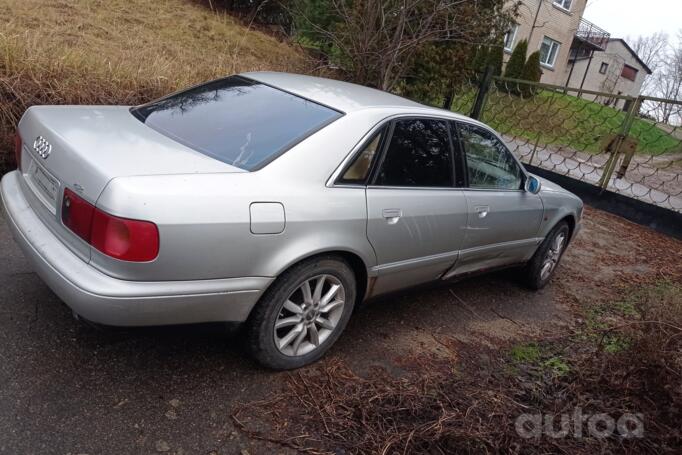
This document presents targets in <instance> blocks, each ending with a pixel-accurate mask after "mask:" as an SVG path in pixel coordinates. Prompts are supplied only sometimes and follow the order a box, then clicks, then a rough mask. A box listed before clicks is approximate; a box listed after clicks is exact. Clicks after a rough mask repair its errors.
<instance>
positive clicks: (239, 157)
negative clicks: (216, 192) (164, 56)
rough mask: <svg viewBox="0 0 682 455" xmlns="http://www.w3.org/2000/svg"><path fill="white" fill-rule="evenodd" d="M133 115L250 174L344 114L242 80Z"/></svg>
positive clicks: (171, 98)
mask: <svg viewBox="0 0 682 455" xmlns="http://www.w3.org/2000/svg"><path fill="white" fill-rule="evenodd" d="M131 112H132V114H133V115H134V116H135V117H137V118H138V119H139V120H140V121H142V122H144V123H145V124H146V125H147V126H149V127H151V128H152V129H154V130H156V131H158V132H159V133H161V134H163V135H165V136H167V137H169V138H171V139H173V140H175V141H177V142H180V143H181V144H183V145H186V146H187V147H190V148H192V149H194V150H196V151H198V152H201V153H203V154H205V155H208V156H210V157H212V158H215V159H217V160H220V161H222V162H224V163H227V164H231V165H233V166H236V167H239V168H242V169H246V170H249V171H251V170H256V169H259V168H260V167H262V166H264V165H265V164H267V163H268V162H270V161H271V160H273V159H274V158H276V157H277V156H279V154H280V153H283V152H284V151H286V150H287V149H289V148H290V147H292V146H293V145H295V144H296V143H298V142H300V141H302V140H303V139H305V138H306V137H308V136H310V135H311V134H313V133H314V132H315V131H317V130H319V129H320V128H322V127H324V126H325V125H327V124H329V123H331V122H332V121H334V120H336V119H338V118H339V117H341V116H342V115H343V114H341V113H340V112H338V111H335V110H333V109H331V108H328V107H325V106H322V105H320V104H317V103H315V102H313V101H310V100H307V99H305V98H301V97H299V96H296V95H292V94H290V93H287V92H284V91H282V90H278V89H276V88H273V87H270V86H268V85H265V84H262V83H260V82H256V81H254V80H251V79H247V78H244V77H240V76H232V77H228V78H225V79H219V80H216V81H212V82H208V83H206V84H202V85H199V86H197V87H193V88H190V89H188V90H184V91H182V92H178V93H175V94H172V95H170V96H167V97H165V98H161V99H159V100H157V101H152V102H151V103H148V104H143V105H142V106H138V107H134V108H132V109H131ZM160 159H161V157H160Z"/></svg>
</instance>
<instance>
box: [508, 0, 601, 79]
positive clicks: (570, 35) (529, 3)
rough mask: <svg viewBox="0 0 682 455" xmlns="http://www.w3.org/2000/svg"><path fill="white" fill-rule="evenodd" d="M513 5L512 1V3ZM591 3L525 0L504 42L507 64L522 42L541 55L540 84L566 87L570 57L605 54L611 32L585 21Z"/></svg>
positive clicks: (585, 1) (572, 0) (568, 0)
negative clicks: (517, 45) (574, 54)
mask: <svg viewBox="0 0 682 455" xmlns="http://www.w3.org/2000/svg"><path fill="white" fill-rule="evenodd" d="M510 2H511V0H510ZM586 5H587V0H522V1H521V4H520V6H519V9H518V13H519V15H518V17H517V18H516V23H515V24H514V25H513V26H512V27H511V29H510V30H509V32H508V33H507V34H506V35H505V38H504V50H505V53H506V54H507V56H506V58H505V61H506V60H508V59H509V55H510V54H511V53H512V51H513V50H514V47H515V46H516V44H518V42H519V41H521V40H526V41H528V54H530V53H532V52H535V51H537V50H539V51H540V64H541V66H542V77H541V79H540V82H543V83H545V84H553V85H564V84H565V83H566V77H567V68H568V63H569V57H570V56H571V55H572V54H573V53H574V49H576V48H580V49H581V52H582V53H588V51H600V50H603V46H604V45H605V44H606V42H607V41H608V38H609V34H608V32H606V31H604V30H602V29H600V28H599V27H597V26H596V25H594V24H592V23H590V22H588V21H586V20H584V19H583V17H582V16H583V13H584V12H585V7H586Z"/></svg>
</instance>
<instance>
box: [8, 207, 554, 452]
mask: <svg viewBox="0 0 682 455" xmlns="http://www.w3.org/2000/svg"><path fill="white" fill-rule="evenodd" d="M553 292H554V291H553V290H552V288H551V287H550V288H547V289H545V290H544V291H542V292H540V293H531V292H528V291H525V290H523V289H522V288H521V287H520V286H518V285H517V283H516V282H515V281H514V277H513V275H512V274H509V273H507V274H498V275H494V276H492V277H482V278H478V279H473V280H469V281H466V282H462V283H459V284H456V285H454V286H453V287H451V288H443V287H440V288H437V289H429V290H417V291H411V292H407V293H404V294H401V295H400V296H392V297H388V298H385V299H383V300H380V301H377V302H375V303H373V304H370V305H368V306H367V307H365V308H363V309H362V310H360V311H359V312H357V313H356V314H355V315H354V317H353V319H352V320H351V323H350V325H349V327H348V329H347V331H346V333H345V334H344V336H343V337H342V338H341V340H340V341H339V342H338V343H337V346H335V347H334V348H333V349H332V351H331V353H330V355H332V356H337V357H341V358H342V359H343V360H344V361H346V362H348V363H349V364H350V365H351V366H352V367H353V368H354V369H356V370H357V371H362V370H364V369H366V368H368V367H370V366H374V365H381V366H384V367H386V368H388V369H389V371H390V370H391V369H395V368H398V367H396V365H397V364H398V362H395V361H394V359H396V358H397V357H399V356H401V355H406V354H408V353H411V354H413V353H419V352H422V351H426V350H434V349H435V350H437V349H439V345H438V344H437V343H435V342H434V339H433V336H434V335H436V336H438V335H439V334H445V335H453V336H458V337H460V338H467V337H475V336H476V335H477V334H478V333H482V332H483V333H486V332H488V333H490V332H493V333H494V334H495V336H498V337H499V336H502V337H504V336H507V335H508V336H515V334H517V333H518V332H519V331H524V332H533V331H534V330H537V328H538V327H539V326H542V325H543V324H556V323H560V321H561V319H562V318H564V317H565V316H564V313H563V312H562V310H561V309H559V308H558V307H557V305H556V304H555V303H554V300H553V299H552V295H553ZM557 321H559V322H557ZM286 374H287V373H273V372H270V371H266V370H263V369H261V368H260V367H258V366H257V365H255V364H254V363H253V362H252V361H251V360H250V359H249V358H248V357H247V356H246V355H245V353H244V352H243V350H242V349H241V348H240V343H239V339H238V336H234V335H233V336H232V337H228V336H225V334H224V331H223V328H222V327H220V326H193V327H166V328H148V329H135V330H102V329H97V328H93V327H90V326H88V325H85V324H84V323H82V322H80V321H77V320H75V319H74V318H73V317H72V314H71V312H70V310H69V309H68V308H67V307H66V306H65V305H64V304H63V303H62V302H61V301H60V300H59V299H58V298H57V297H56V296H55V295H54V294H53V293H52V292H51V291H50V290H49V289H48V288H47V286H46V285H45V284H43V282H42V281H41V280H40V278H39V277H38V276H37V275H35V274H34V273H33V272H32V270H31V268H30V266H29V264H28V262H27V261H26V260H25V259H24V257H23V255H22V253H21V251H20V250H19V247H18V246H17V245H16V244H15V243H14V241H13V240H12V239H11V236H10V234H9V230H8V228H7V226H6V225H5V222H4V220H1V221H0V454H33V453H36V454H38V453H40V454H42V453H50V454H52V453H58V454H67V453H69V454H99V453H164V452H165V453H203V454H208V453H221V454H223V453H225V454H231V453H238V454H239V453H246V452H242V451H244V450H245V451H248V453H250V454H255V453H280V452H283V450H282V449H280V448H278V447H272V446H267V445H264V444H263V443H259V442H257V441H251V440H249V439H248V438H247V437H246V436H245V435H243V434H241V433H239V432H238V431H236V429H235V428H234V426H233V425H232V422H231V419H230V415H231V412H232V411H233V409H234V406H235V404H236V403H238V402H240V401H241V402H248V401H252V400H257V399H259V398H262V397H264V396H265V395H266V394H267V393H268V392H270V391H272V390H277V389H278V387H279V384H280V383H281V381H282V380H283V379H284V378H285V376H284V375H286Z"/></svg>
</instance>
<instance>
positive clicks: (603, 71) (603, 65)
mask: <svg viewBox="0 0 682 455" xmlns="http://www.w3.org/2000/svg"><path fill="white" fill-rule="evenodd" d="M608 70H609V64H608V63H606V62H602V63H601V66H600V67H599V72H600V73H601V74H606V72H607V71H608Z"/></svg>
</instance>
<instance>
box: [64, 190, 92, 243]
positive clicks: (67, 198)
mask: <svg viewBox="0 0 682 455" xmlns="http://www.w3.org/2000/svg"><path fill="white" fill-rule="evenodd" d="M94 212H95V206H94V205H92V204H90V203H89V202H87V201H86V200H85V199H83V198H81V197H80V196H78V195H77V194H76V193H74V192H73V191H71V190H70V189H68V188H65V189H64V199H63V200H62V223H64V226H66V227H67V228H69V229H71V230H72V231H73V233H74V234H76V235H77V236H78V237H80V238H82V239H83V240H85V241H86V242H88V243H90V229H91V228H92V215H93V213H94Z"/></svg>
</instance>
